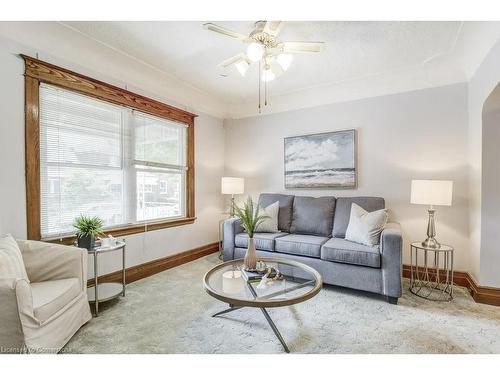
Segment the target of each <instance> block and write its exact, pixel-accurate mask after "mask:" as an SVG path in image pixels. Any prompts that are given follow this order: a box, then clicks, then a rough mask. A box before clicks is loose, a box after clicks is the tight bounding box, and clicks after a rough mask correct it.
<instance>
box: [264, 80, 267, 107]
mask: <svg viewBox="0 0 500 375" xmlns="http://www.w3.org/2000/svg"><path fill="white" fill-rule="evenodd" d="M266 106H267V80H266V81H264V107H266Z"/></svg>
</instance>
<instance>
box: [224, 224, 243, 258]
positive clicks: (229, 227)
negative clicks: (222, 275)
mask: <svg viewBox="0 0 500 375" xmlns="http://www.w3.org/2000/svg"><path fill="white" fill-rule="evenodd" d="M241 232H243V228H242V227H241V221H240V219H237V218H235V217H232V218H229V219H226V220H224V239H223V245H224V252H223V256H224V260H230V259H234V246H235V245H234V237H235V236H236V235H237V234H238V233H241Z"/></svg>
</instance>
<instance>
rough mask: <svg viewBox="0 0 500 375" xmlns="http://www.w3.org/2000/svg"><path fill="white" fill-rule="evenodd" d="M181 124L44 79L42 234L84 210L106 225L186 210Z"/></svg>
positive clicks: (54, 232) (62, 227)
mask: <svg viewBox="0 0 500 375" xmlns="http://www.w3.org/2000/svg"><path fill="white" fill-rule="evenodd" d="M186 137H187V131H186V127H185V126H184V125H183V124H179V123H176V122H173V121H168V120H164V119H160V118H156V117H154V116H149V115H146V114H143V113H140V112H137V111H132V110H130V109H128V108H126V107H121V106H118V105H113V104H110V103H107V102H105V101H101V100H97V99H94V98H91V97H87V96H84V95H80V94H76V93H73V92H71V91H67V90H64V89H60V88H57V87H54V86H50V85H45V84H42V85H41V86H40V191H41V197H40V201H41V233H42V237H43V238H48V237H57V236H60V235H64V234H68V233H71V232H73V227H72V223H73V220H74V219H75V217H77V216H78V215H80V214H84V215H90V216H94V215H95V216H99V217H100V218H101V219H102V220H103V222H104V225H105V227H107V228H110V227H117V226H122V225H127V224H131V223H136V222H142V221H149V220H161V219H167V218H175V217H183V216H185V199H186V198H185V197H186V194H185V190H186V155H187V147H186Z"/></svg>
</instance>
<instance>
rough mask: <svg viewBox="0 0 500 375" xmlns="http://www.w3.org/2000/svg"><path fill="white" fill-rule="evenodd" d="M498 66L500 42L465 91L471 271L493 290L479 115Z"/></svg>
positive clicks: (499, 279)
mask: <svg viewBox="0 0 500 375" xmlns="http://www.w3.org/2000/svg"><path fill="white" fill-rule="evenodd" d="M499 67H500V41H498V42H497V43H496V44H495V45H494V47H493V48H492V49H491V51H490V52H489V54H488V55H487V57H486V59H485V60H484V61H483V63H482V64H481V65H480V66H479V68H478V70H477V71H476V73H475V74H474V76H473V77H472V79H471V81H470V82H469V90H468V109H469V132H468V139H469V150H468V154H469V155H468V156H469V205H470V224H469V225H470V272H471V274H472V275H473V277H474V278H475V279H476V280H477V281H478V282H479V283H480V285H485V286H494V287H500V272H498V267H499V265H498V263H494V262H492V260H491V259H490V258H489V257H488V256H487V255H485V254H486V253H483V251H482V240H481V185H482V177H483V176H482V135H483V132H482V129H483V120H482V115H483V107H484V103H485V101H486V100H487V98H488V96H489V95H490V94H491V92H492V91H493V89H494V88H495V87H496V85H497V84H498V83H499V82H500V68H499ZM496 152H498V151H496ZM497 173H498V172H497ZM497 251H498V250H497ZM486 275H487V276H486Z"/></svg>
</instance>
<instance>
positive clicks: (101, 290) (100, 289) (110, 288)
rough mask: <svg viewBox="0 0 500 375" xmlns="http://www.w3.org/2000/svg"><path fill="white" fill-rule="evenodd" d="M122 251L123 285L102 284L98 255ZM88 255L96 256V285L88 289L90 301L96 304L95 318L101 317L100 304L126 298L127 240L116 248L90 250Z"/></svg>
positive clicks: (122, 241) (114, 283) (118, 243)
mask: <svg viewBox="0 0 500 375" xmlns="http://www.w3.org/2000/svg"><path fill="white" fill-rule="evenodd" d="M117 250H121V253H122V254H121V255H122V269H121V273H122V274H121V276H122V277H121V279H122V280H121V281H122V282H121V283H116V282H105V283H100V282H99V279H98V275H99V268H98V266H99V262H98V261H97V259H98V255H99V254H102V253H107V252H111V251H117ZM88 254H90V255H93V256H94V285H93V286H90V287H88V288H87V296H88V301H89V302H90V303H94V307H95V316H98V315H99V303H100V302H104V301H109V300H111V299H113V298H116V297H118V296H123V297H125V285H126V281H125V240H121V241H117V242H116V244H115V245H114V246H109V247H101V246H98V247H94V248H93V249H91V250H88Z"/></svg>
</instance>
